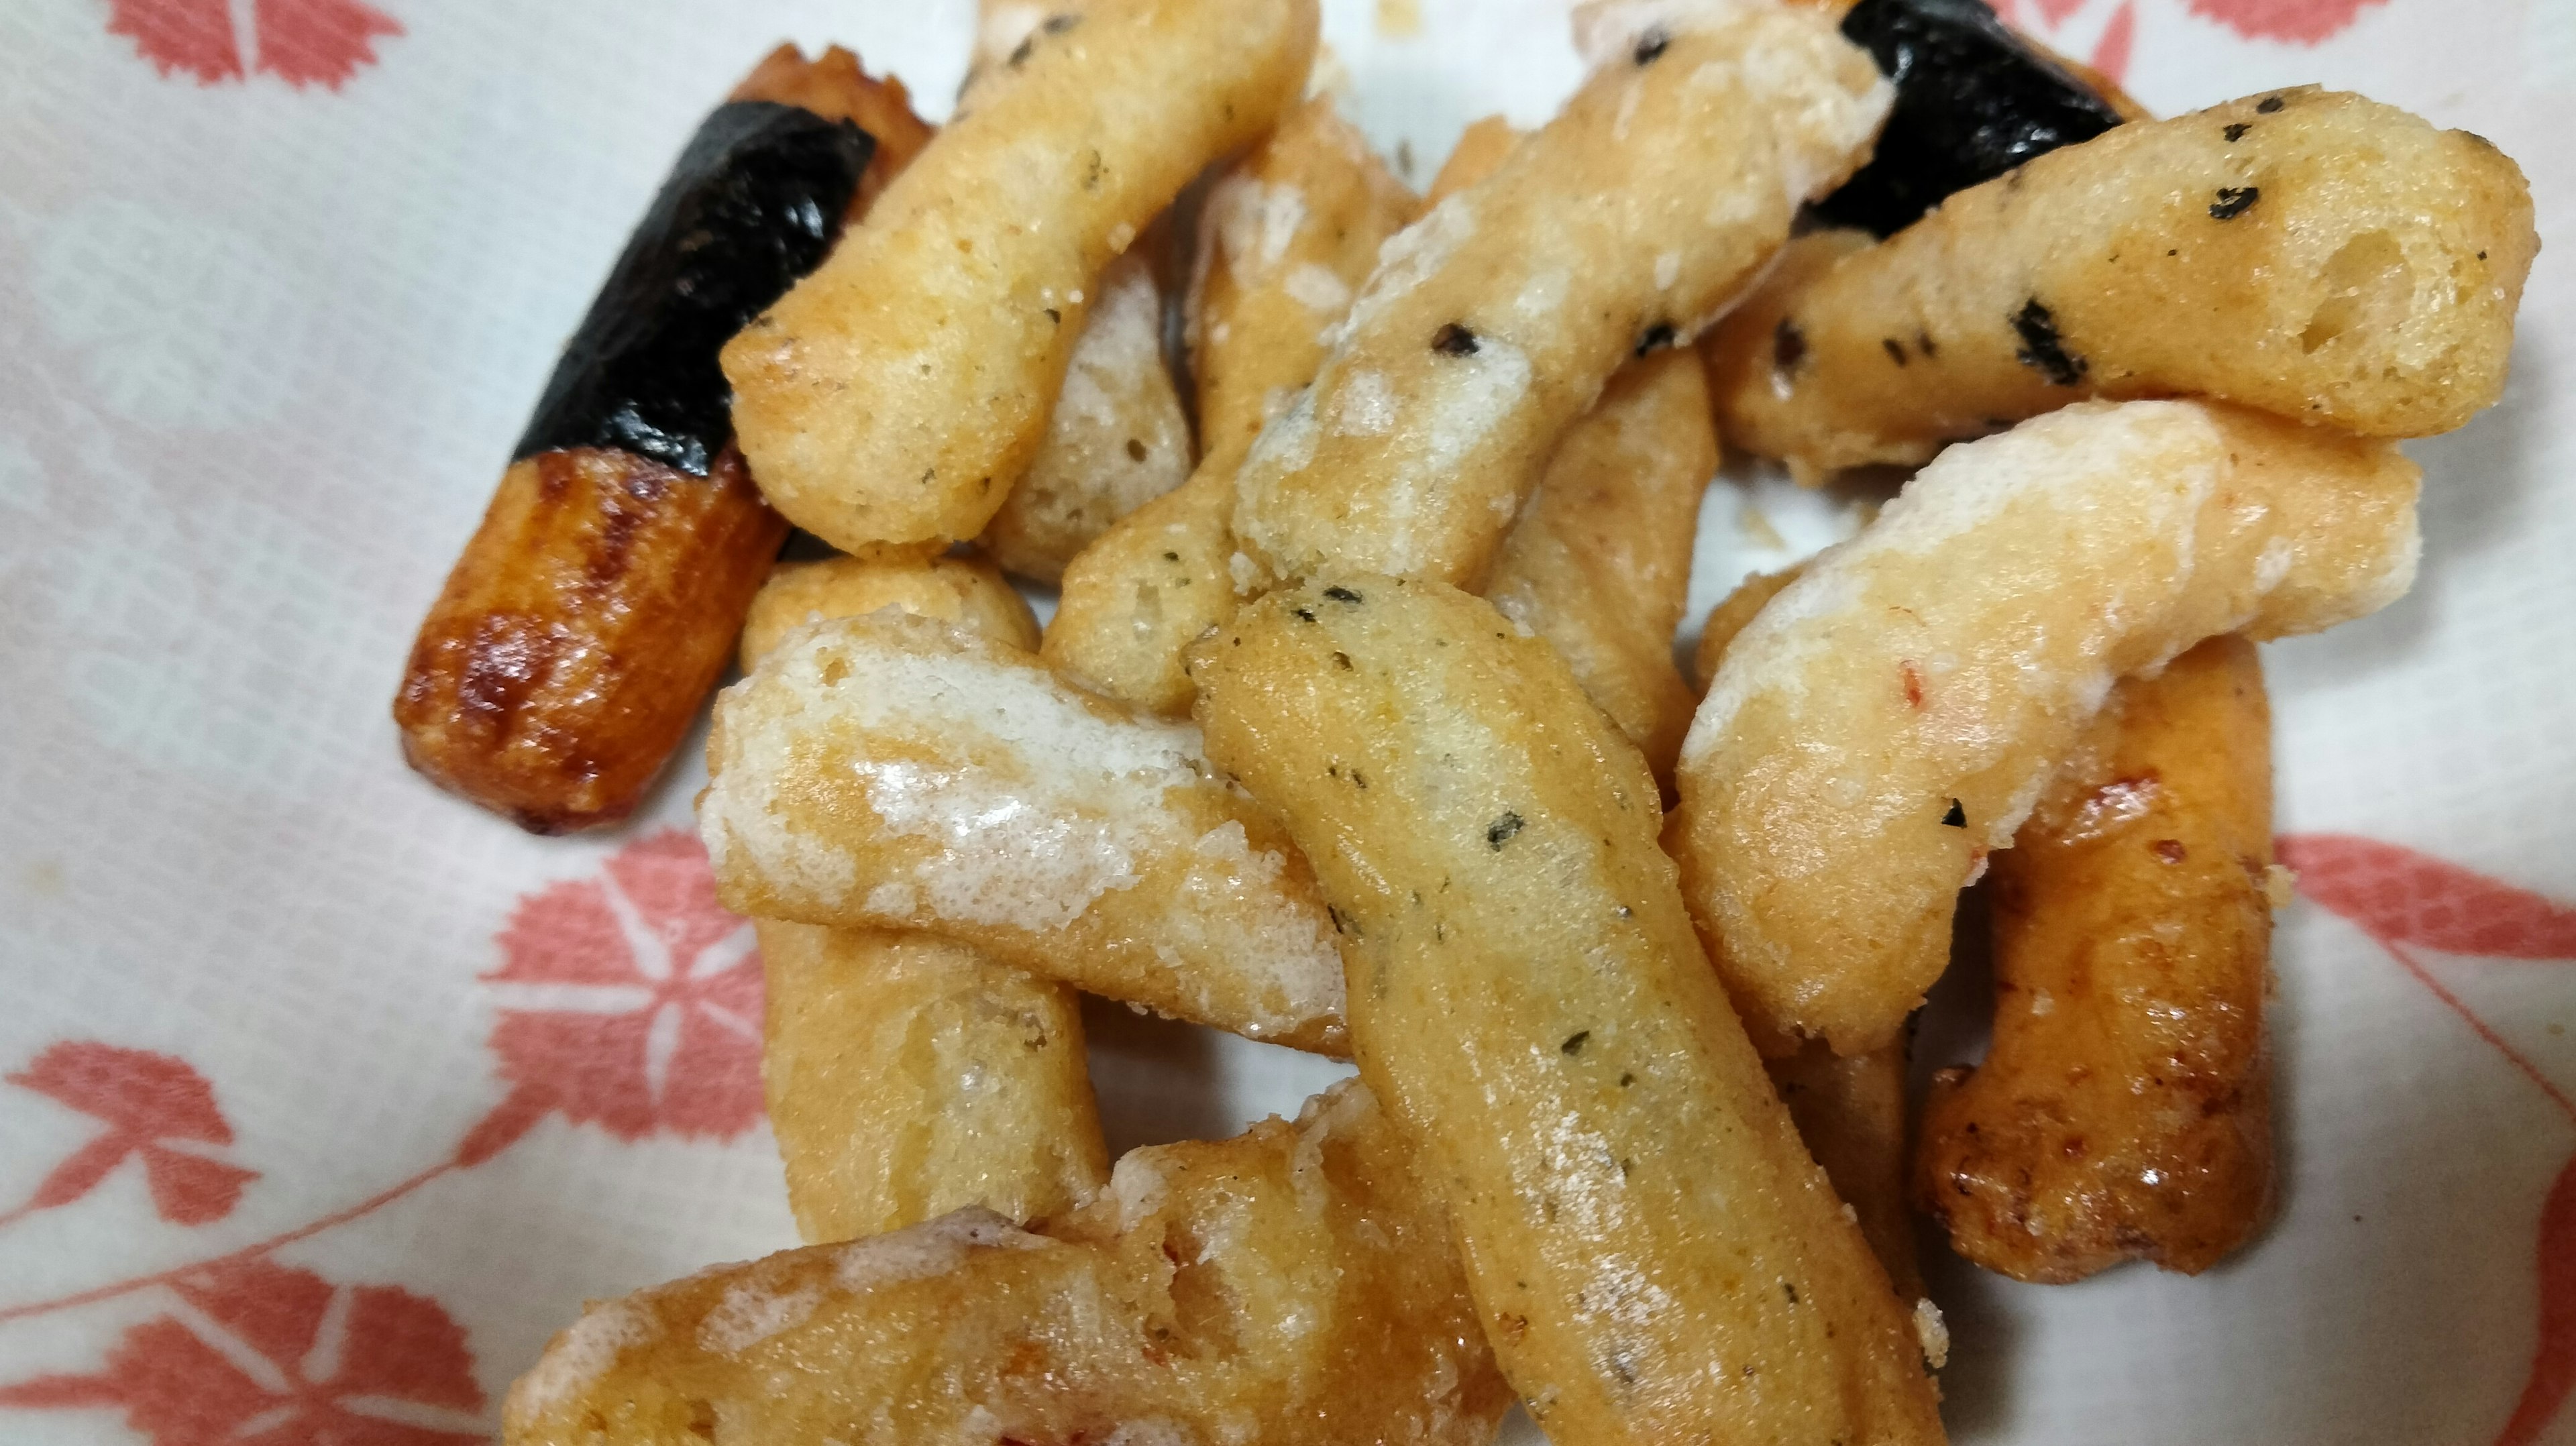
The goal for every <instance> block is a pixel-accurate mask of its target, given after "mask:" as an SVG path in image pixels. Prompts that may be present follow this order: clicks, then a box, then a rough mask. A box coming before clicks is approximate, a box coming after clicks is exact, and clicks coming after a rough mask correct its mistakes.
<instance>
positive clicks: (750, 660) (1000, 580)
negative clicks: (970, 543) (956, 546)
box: [742, 547, 1038, 673]
mask: <svg viewBox="0 0 2576 1446" xmlns="http://www.w3.org/2000/svg"><path fill="white" fill-rule="evenodd" d="M879 608H897V609H900V610H902V611H904V612H907V613H911V614H914V615H915V616H918V617H925V618H935V619H937V620H938V621H940V622H943V623H955V624H956V625H958V626H959V627H962V628H965V629H966V630H967V631H968V632H971V633H975V634H977V635H978V636H981V637H987V638H991V639H993V640H994V641H995V642H1002V643H1008V644H1010V645H1011V646H1013V647H1015V648H1023V649H1026V648H1034V647H1036V646H1037V640H1038V619H1037V614H1035V613H1033V612H1031V611H1029V604H1028V600H1027V599H1025V598H1023V597H1021V596H1020V595H1019V592H1018V591H1017V590H1016V589H1014V588H1013V587H1012V586H1011V584H1010V580H1009V579H1007V578H1005V577H1003V576H1002V574H1001V573H1000V572H999V571H997V570H996V569H995V568H994V566H993V565H992V564H991V563H989V562H986V561H985V560H983V559H982V558H980V557H973V556H960V555H957V554H953V553H938V552H926V551H922V550H918V549H914V548H902V547H892V548H880V549H877V550H874V551H871V552H870V553H869V554H868V555H867V556H865V557H828V558H822V559H818V560H816V561H813V562H782V563H779V564H778V565H777V566H775V567H773V568H771V569H770V570H769V581H767V582H766V583H763V584H761V588H760V595H759V596H757V597H755V598H753V599H752V600H751V613H750V615H749V616H748V617H746V618H744V619H743V624H742V670H743V671H744V672H746V673H748V672H750V671H751V670H752V669H753V668H755V667H758V666H759V665H760V660H761V659H762V658H764V657H767V656H768V655H769V654H770V652H771V651H772V650H774V649H776V648H777V646H778V645H779V644H780V643H782V642H784V641H786V639H787V635H788V634H789V633H792V632H794V631H796V630H797V629H798V628H801V627H804V626H806V625H808V624H810V623H819V622H827V621H829V620H831V619H833V618H854V617H859V616H861V615H862V614H866V613H872V612H875V611H876V610H878V609H879Z"/></svg>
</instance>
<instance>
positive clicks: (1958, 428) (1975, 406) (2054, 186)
mask: <svg viewBox="0 0 2576 1446" xmlns="http://www.w3.org/2000/svg"><path fill="white" fill-rule="evenodd" d="M2539 244H2540V238H2539V235H2538V233H2537V232H2535V231H2534V230H2533V229H2532V209H2531V193H2530V190H2529V188H2528V187H2527V186H2526V185H2525V184H2524V181H2523V177H2522V173H2521V171H2520V170H2519V169H2517V168H2516V167H2515V165H2514V163H2513V162H2512V161H2511V160H2510V159H2508V158H2507V157H2506V156H2505V155H2504V154H2503V153H2502V152H2499V151H2498V150H2496V148H2495V147H2494V146H2492V145H2489V144H2488V143H2487V142H2486V141H2484V140H2483V139H2481V138H2479V137H2477V136H2474V135H2471V134H2469V133H2468V132H2466V131H2443V130H2436V129H2435V128H2434V127H2432V126H2431V125H2429V124H2427V123H2425V122H2424V121H2422V120H2420V119H2418V118H2416V117H2414V116H2411V115H2408V114H2407V113H2406V112H2404V111H2401V110H2398V109H2396V108H2395V107H2393V106H2385V105H2381V104H2379V103H2378V102H2376V101H2372V100H2367V99H2365V98H2363V97H2361V96H2357V95H2348V94H2341V93H2337V92H2333V91H2321V90H2317V89H2315V88H2313V87H2301V88H2298V89H2293V90H2283V91H2273V92H2268V93H2265V94H2263V95H2255V96H2247V97H2245V98H2244V99H2242V100H2235V101H2230V102H2228V103H2227V104H2225V105H2221V106H2215V107H2212V108H2211V109H2208V110H2204V111H2200V112H2197V113H2195V114H2192V115H2187V116H2178V117H2176V118H2174V119H2172V120H2165V121H2133V122H2131V123H2129V124H2127V125H2122V126H2118V127H2115V128H2113V129H2112V130H2109V131H2107V132H2104V133H2103V134H2102V135H2100V136H2097V137H2095V138H2094V139H2092V140H2089V141H2085V142H2083V143H2082V144H2080V145H2073V146H2067V147H2065V148H2063V149H2061V150H2056V151H2052V152H2050V153H2049V154H2047V155H2044V156H2041V157H2039V158H2037V159H2035V160H2033V161H2031V162H2029V163H2028V164H2026V165H2024V166H2022V167H2020V168H2019V169H2017V170H2014V171H2012V172H2010V173H2008V174H2006V175H2003V176H1999V177H1997V178H1996V179H1994V180H1991V181H1988V182H1986V183H1985V184H1983V185H1981V186H1975V187H1972V188H1970V189H1968V190H1965V191H1962V192H1960V193H1959V194H1957V195H1955V196H1952V197H1950V198H1949V199H1948V200H1947V201H1944V202H1942V203H1941V206H1940V207H1939V209H1937V210H1935V211H1933V212H1932V213H1931V214H1929V215H1927V216H1925V217H1924V218H1923V219H1922V220H1921V221H1918V222H1916V223H1915V224H1914V225H1912V226H1909V227H1907V228H1906V229H1905V230H1903V231H1901V232H1899V233H1897V234H1896V235H1895V236H1894V237H1892V238H1890V239H1889V240H1887V241H1886V242H1884V243H1881V244H1879V245H1876V246H1870V245H1867V244H1865V238H1862V240H1861V241H1858V242H1855V241H1852V240H1850V239H1849V238H1845V239H1843V240H1838V241H1833V242H1815V243H1810V246H1809V249H1808V256H1807V258H1806V259H1807V260H1809V261H1810V262H1814V263H1818V264H1817V265H1815V266H1813V267H1812V268H1811V269H1812V271H1813V273H1814V274H1812V275H1810V276H1807V277H1804V278H1799V279H1798V282H1797V284H1794V285H1784V286H1782V287H1780V288H1778V290H1777V292H1776V293H1775V294H1774V295H1773V296H1771V297H1770V298H1769V299H1768V300H1769V304H1768V305H1748V306H1747V307H1746V308H1744V309H1743V310H1742V311H1741V312H1739V313H1737V314H1735V315H1731V316H1729V317H1728V319H1727V321H1726V324H1725V325H1724V326H1723V327H1721V328H1720V329H1719V334H1718V336H1717V337H1716V338H1714V339H1713V340H1712V341H1711V343H1710V348H1709V356H1710V360H1711V363H1712V376H1711V382H1712V385H1713V386H1714V387H1715V389H1716V391H1717V400H1718V411H1719V422H1720V427H1721V429H1722V430H1723V431H1724V432H1725V434H1726V438H1727V441H1728V443H1729V445H1732V446H1737V447H1741V448H1743V449H1745V450H1747V451H1751V452H1754V453H1757V454H1759V455H1762V456H1767V457H1780V458H1785V459H1787V460H1788V461H1789V462H1790V464H1791V465H1792V467H1793V468H1794V469H1795V470H1797V471H1798V472H1799V473H1800V474H1801V475H1802V476H1805V477H1815V476H1819V475H1821V474H1823V473H1826V472H1829V471H1831V470H1833V469H1835V468H1838V467H1848V466H1854V465H1858V464H1861V463H1866V462H1894V463H1904V464H1911V463H1916V462H1920V461H1923V460H1924V459H1926V458H1928V457H1930V456H1931V455H1932V454H1933V452H1934V451H1935V450H1936V449H1937V448H1938V447H1939V446H1940V445H1941V444H1942V443H1943V442H1945V441H1948V440H1950V439H1953V438H1958V437H1974V436H1980V435H1983V434H1985V433H1987V432H1991V431H1995V430H1997V429H2000V428H2002V427H2005V426H2009V425H2010V424H2011V423H2013V422H2015V421H2018V420H2020V419H2021V418H2024V417H2029V416H2034V415H2037V414H2038V413H2041V412H2045V411H2048V410H2049V409H2051V408H2054V407H2058V406H2062V405H2064V404H2065V403H2067V402H2068V401H2071V400H2074V399H2076V398H2079V397H2084V396H2104V397H2155V396H2205V397H2212V398H2218V399H2223V400H2227V401H2232V402H2238V403H2241V404H2244V405H2246V406H2251V407H2258V408H2261V409H2262V410H2265V411H2268V412H2272V413H2275V414H2277V415H2280V416H2284V417H2290V418H2294V419H2297V420H2299V421H2305V422H2316V423H2321V424H2324V425H2328V426H2332V427H2336V428H2338V429H2341V430H2344V431H2349V432H2357V433H2360V434H2363V435H2365V436H2379V437H2408V436H2423V435H2427V434H2430V433H2434V432H2444V431H2448V430H2450V429H2451V428H2453V427H2457V426H2459V425H2460V424H2461V423H2463V422H2465V421H2467V420H2468V419H2469V418H2470V417H2471V416H2473V415H2474V414H2476V413H2477V412H2478V411H2479V410H2481V409H2483V408H2485V407H2487V406H2489V405H2491V404H2492V403H2493V402H2494V401H2495V399H2496V397H2497V396H2498V394H2499V393H2500V392H2501V391H2502V389H2503V387H2504V379H2505V368H2506V362H2507V357H2508V353H2509V352H2510V351H2511V350H2512V346H2513V323H2514V311H2515V308H2516V306H2517V305H2518V304H2519V303H2520V300H2521V296H2522V285H2523V280H2524V277H2525V275H2526V274H2527V273H2528V272H2529V270H2530V268H2531V260H2532V256H2533V253H2534V252H2536V251H2537V250H2538V249H2539ZM1835 252H1841V253H1842V254H1839V255H1835V254H1833V253H1835Z"/></svg>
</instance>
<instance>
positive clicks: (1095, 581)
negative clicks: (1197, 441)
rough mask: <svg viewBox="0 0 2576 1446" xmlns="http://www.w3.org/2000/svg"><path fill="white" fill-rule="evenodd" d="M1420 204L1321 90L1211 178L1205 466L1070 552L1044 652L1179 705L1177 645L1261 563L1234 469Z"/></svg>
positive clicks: (1222, 615)
mask: <svg viewBox="0 0 2576 1446" xmlns="http://www.w3.org/2000/svg"><path fill="white" fill-rule="evenodd" d="M1417 209H1419V207H1418V203H1417V202H1416V201H1415V199H1414V196H1413V193H1412V192H1411V191H1409V190H1407V189H1406V188H1405V186H1404V184H1403V183H1402V182H1400V181H1398V180H1396V179H1395V177H1394V176H1393V175H1392V174H1390V173H1389V172H1388V171H1387V169H1386V166H1385V164H1384V163H1383V162H1381V161H1380V160H1379V159H1378V158H1377V155H1376V153H1375V152H1373V151H1371V150H1370V149H1369V146H1368V142H1367V141H1366V140H1364V139H1362V138H1361V136H1360V133H1359V131H1358V130H1357V129H1356V128H1354V127H1353V126H1352V125H1351V124H1350V122H1348V121H1346V120H1344V119H1342V117H1341V116H1340V115H1339V114H1338V113H1337V112H1336V111H1335V110H1334V109H1333V101H1332V97H1331V96H1329V95H1321V96H1317V97H1315V98H1314V99H1312V100H1309V101H1307V102H1306V103H1305V104H1304V105H1303V106H1301V107H1299V108H1298V109H1297V110H1296V111H1294V112H1292V113H1291V114H1290V115H1289V116H1288V118H1287V119H1285V120H1283V121H1281V122H1280V123H1279V129H1278V130H1277V131H1275V132H1273V133H1272V134H1271V136H1270V138H1269V139H1268V140H1265V141H1263V142H1262V143H1261V145H1260V146H1259V147H1257V148H1255V149H1254V150H1253V152H1252V153H1251V154H1250V155H1248V156H1246V157H1244V159H1243V160H1242V161H1241V162H1239V163H1237V164H1236V166H1235V167H1234V169H1233V170H1232V171H1230V172H1228V173H1227V175H1226V176H1225V178H1224V179H1223V180H1221V181H1219V182H1218V183H1217V184H1216V186H1215V187H1214V188H1213V190H1212V191H1211V192H1210V194H1209V196H1208V199H1207V204H1206V207H1205V208H1204V209H1203V210H1202V211H1201V213H1200V235H1199V245H1198V253H1197V255H1198V261H1197V265H1198V276H1197V278H1196V281H1195V284H1194V285H1193V286H1192V288H1191V304H1190V317H1191V324H1190V332H1191V355H1192V367H1191V369H1192V371H1193V372H1194V374H1195V375H1196V377H1197V380H1198V401H1199V433H1200V436H1201V437H1202V439H1203V440H1204V443H1205V446H1204V449H1203V451H1204V455H1203V456H1202V458H1201V460H1200V462H1199V466H1198V470H1197V471H1196V472H1194V473H1192V474H1191V475H1190V480H1189V481H1188V482H1186V483H1183V484H1182V485H1181V487H1180V489H1179V490H1178V491H1175V492H1171V493H1168V494H1166V495H1164V496H1163V497H1160V498H1158V499H1156V500H1155V501H1153V502H1150V503H1148V504H1146V505H1145V506H1144V507H1143V508H1141V509H1139V510H1138V511H1136V512H1135V513H1133V514H1131V515H1130V516H1129V517H1128V518H1126V519H1125V520H1124V521H1122V522H1120V523H1119V524H1118V525H1117V526H1115V527H1113V528H1111V529H1110V530H1109V532H1108V533H1107V534H1106V535H1104V536H1103V537H1102V538H1101V539H1100V540H1099V541H1098V542H1096V543H1094V544H1092V546H1091V547H1090V548H1088V549H1087V550H1085V551H1084V552H1083V553H1082V555H1081V556H1079V557H1077V558H1075V559H1074V561H1073V563H1072V565H1071V566H1069V567H1068V568H1066V570H1065V574H1064V592H1063V595H1062V597H1061V599H1060V600H1059V601H1058V602H1057V604H1056V613H1055V619H1054V621H1052V622H1050V623H1048V624H1047V633H1046V645H1045V652H1046V657H1047V661H1048V662H1050V663H1053V664H1054V665H1055V666H1056V667H1058V668H1060V669H1062V670H1064V671H1065V672H1066V673H1067V674H1068V675H1070V676H1072V677H1074V678H1076V679H1078V680H1080V681H1081V682H1083V683H1084V684H1085V685H1086V686H1089V687H1091V688H1093V689H1095V690H1096V691H1099V692H1101V693H1105V694H1107V695H1109V696H1110V697H1113V698H1117V699H1119V700H1121V701H1122V702H1126V703H1130V704H1133V705H1134V706H1136V707H1139V708H1144V709H1148V710H1150V711H1152V712H1156V713H1161V714H1164V715H1165V716H1168V717H1179V716H1181V715H1183V714H1186V713H1188V712H1189V708H1190V697H1191V687H1190V680H1189V675H1188V673H1187V672H1186V671H1185V670H1184V669H1183V667H1182V663H1181V655H1182V653H1183V651H1184V650H1186V649H1187V648H1188V647H1189V645H1190V643H1191V641H1192V640H1194V639H1196V638H1197V637H1198V636H1199V635H1200V634H1201V633H1204V632H1206V631H1207V630H1208V629H1209V628H1212V627H1216V626H1219V625H1221V624H1222V623H1224V621H1225V620H1226V619H1227V618H1230V617H1232V616H1234V609H1235V606H1236V604H1237V602H1238V600H1239V599H1240V598H1241V597H1242V596H1244V595H1245V594H1246V593H1248V592H1249V591H1251V590H1253V589H1255V588H1257V587H1259V586H1260V585H1261V584H1262V583H1263V581H1265V580H1266V575H1265V574H1263V573H1261V571H1260V570H1259V569H1257V568H1255V567H1254V566H1253V564H1252V561H1251V559H1250V558H1249V557H1246V556H1245V555H1244V554H1243V553H1242V552H1241V551H1240V550H1239V549H1238V548H1237V547H1236V546H1235V541H1234V527H1233V519H1234V472H1235V468H1236V467H1237V466H1239V465H1240V464H1241V463H1242V460H1243V454H1244V451H1245V450H1246V449H1247V448H1249V447H1250V446H1251V445H1252V441H1253V439H1254V438H1255V437H1258V436H1259V435H1260V434H1261V427H1262V424H1263V423H1264V422H1266V421H1268V420H1269V418H1270V415H1271V413H1272V412H1274V411H1276V410H1277V409H1278V407H1279V406H1280V405H1282V404H1283V403H1284V400H1285V399H1286V398H1287V397H1288V396H1289V395H1291V394H1292V393H1294V392H1295V391H1296V389H1297V388H1299V387H1302V386H1304V385H1305V384H1306V383H1307V382H1309V381H1311V380H1313V379H1314V375H1315V367H1316V366H1317V365H1318V364H1319V363H1320V362H1321V361H1322V360H1323V355H1324V342H1323V336H1324V333H1325V331H1326V330H1327V329H1328V328H1330V327H1331V326H1332V325H1333V323H1335V322H1336V321H1338V320H1340V319H1341V317H1342V314H1343V313H1344V311H1346V310H1347V309H1348V307H1349V305H1350V297H1351V292H1352V290H1353V289H1354V288H1356V287H1357V286H1358V285H1359V284H1360V283H1361V282H1362V281H1364V280H1366V279H1367V277H1368V273H1369V270H1370V268H1371V267H1373V266H1375V265H1376V264H1377V249H1378V246H1379V244H1380V243H1382V242H1383V241H1385V239H1386V238H1387V237H1389V236H1392V235H1394V234H1395V232H1396V231H1397V230H1398V229H1399V228H1401V227H1402V226H1403V225H1404V223H1405V222H1407V221H1409V220H1411V219H1412V217H1413V214H1414V212H1415V211H1416V210H1417Z"/></svg>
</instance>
